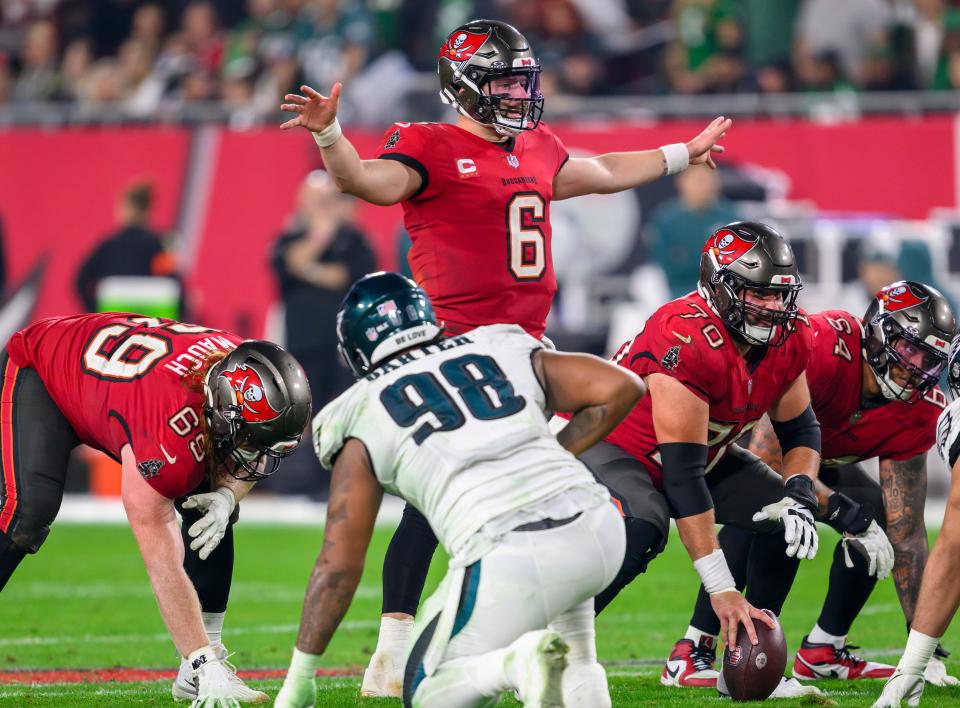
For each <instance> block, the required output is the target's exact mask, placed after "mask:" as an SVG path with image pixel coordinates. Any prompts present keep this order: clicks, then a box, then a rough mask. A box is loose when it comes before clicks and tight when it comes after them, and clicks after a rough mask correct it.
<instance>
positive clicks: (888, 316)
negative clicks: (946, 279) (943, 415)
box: [863, 281, 956, 403]
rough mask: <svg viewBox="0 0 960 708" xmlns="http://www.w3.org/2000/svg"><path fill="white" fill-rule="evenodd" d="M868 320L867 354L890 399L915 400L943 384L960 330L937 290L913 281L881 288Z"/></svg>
mask: <svg viewBox="0 0 960 708" xmlns="http://www.w3.org/2000/svg"><path fill="white" fill-rule="evenodd" d="M863 324H864V358H865V359H866V361H867V363H868V364H869V365H870V368H871V370H872V371H873V374H874V376H875V377H876V379H877V383H878V384H879V385H880V392H881V393H882V394H883V396H884V398H887V399H888V400H893V401H905V402H907V403H914V402H916V401H917V400H919V399H920V398H922V397H923V396H924V395H926V393H927V392H928V391H929V390H930V389H931V388H933V387H934V386H935V385H936V384H937V381H939V379H940V376H941V374H943V371H944V369H945V368H946V366H947V362H948V353H949V343H950V341H951V340H952V339H953V335H954V333H955V329H956V328H955V323H954V319H953V313H952V312H951V310H950V305H949V303H948V302H947V300H946V298H944V296H943V295H941V294H940V293H939V292H938V291H937V290H935V289H934V288H931V287H930V286H929V285H924V284H923V283H916V282H912V281H898V282H896V283H892V284H891V285H888V286H887V287H885V288H881V290H880V291H879V292H878V293H877V294H876V296H875V297H874V299H873V302H871V303H870V306H869V307H868V308H867V312H866V314H865V315H864V318H863Z"/></svg>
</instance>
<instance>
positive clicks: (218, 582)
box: [182, 509, 233, 612]
mask: <svg viewBox="0 0 960 708" xmlns="http://www.w3.org/2000/svg"><path fill="white" fill-rule="evenodd" d="M187 511H190V510H189V509H188V510H187ZM198 518H199V517H198ZM193 522H194V520H190V521H189V523H188V521H187V516H186V515H185V516H184V518H183V527H182V533H183V543H184V546H185V548H184V554H183V569H184V570H185V571H187V576H188V577H189V578H190V581H191V582H192V583H193V587H194V588H196V590H197V597H199V598H200V609H201V610H203V611H204V612H226V611H227V600H228V599H229V598H230V583H231V581H232V579H233V524H230V525H229V526H227V532H226V533H225V534H224V535H223V539H222V540H221V541H220V545H218V546H217V547H216V548H214V549H213V552H212V553H210V555H209V556H207V559H206V560H200V556H199V555H198V552H197V551H194V550H191V548H190V541H192V540H193V539H192V538H190V536H189V535H188V534H187V529H189V528H190V524H192V523H193Z"/></svg>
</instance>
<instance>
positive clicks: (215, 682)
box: [190, 654, 240, 708]
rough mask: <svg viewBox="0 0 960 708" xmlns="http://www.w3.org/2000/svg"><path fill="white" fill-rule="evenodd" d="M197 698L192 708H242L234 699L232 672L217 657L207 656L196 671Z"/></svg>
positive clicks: (191, 705)
mask: <svg viewBox="0 0 960 708" xmlns="http://www.w3.org/2000/svg"><path fill="white" fill-rule="evenodd" d="M195 676H196V677H197V697H196V699H195V700H194V701H193V703H191V704H190V708H240V702H239V701H238V700H237V699H236V698H234V697H233V696H234V690H235V689H234V685H233V683H232V682H231V681H230V672H229V670H228V669H227V667H226V666H225V665H224V663H223V661H221V660H220V659H219V658H217V657H216V655H211V654H207V655H206V660H205V661H204V662H203V663H202V664H200V668H198V669H196V670H195Z"/></svg>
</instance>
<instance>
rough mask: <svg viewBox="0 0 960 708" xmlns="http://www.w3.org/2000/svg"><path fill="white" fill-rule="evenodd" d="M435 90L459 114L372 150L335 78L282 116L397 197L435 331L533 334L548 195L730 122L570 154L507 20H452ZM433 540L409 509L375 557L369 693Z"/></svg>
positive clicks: (547, 239) (394, 644)
mask: <svg viewBox="0 0 960 708" xmlns="http://www.w3.org/2000/svg"><path fill="white" fill-rule="evenodd" d="M437 69H438V73H439V77H440V89H441V90H440V96H441V99H442V100H443V101H444V102H445V103H447V104H450V105H452V106H454V107H455V108H456V110H457V112H458V115H457V119H456V123H455V124H453V125H448V124H442V123H396V124H394V125H393V126H391V127H390V128H388V129H387V131H386V133H385V135H384V139H383V140H384V141H383V143H382V147H381V149H380V151H379V154H378V155H377V159H374V160H361V159H360V157H359V156H358V154H357V151H356V150H355V149H354V147H353V145H352V144H351V143H350V141H349V140H347V139H346V138H344V137H343V136H342V132H341V129H340V125H339V123H338V122H337V118H336V116H337V105H338V101H339V99H340V91H341V86H340V84H335V85H334V86H333V88H332V90H331V92H330V96H329V98H328V97H325V96H322V95H320V94H319V93H317V92H316V91H314V90H313V89H312V88H310V87H308V86H303V87H302V91H303V93H304V95H295V94H288V95H287V96H286V101H288V103H286V104H284V105H282V106H281V108H282V109H283V110H284V111H288V112H292V113H296V114H297V116H296V117H295V118H293V119H291V120H289V121H287V122H286V123H284V124H283V126H281V127H282V128H294V127H297V126H300V127H304V128H307V129H308V130H311V131H313V134H314V138H315V140H316V141H317V144H318V145H319V146H320V149H321V152H322V154H323V162H324V165H325V166H326V169H327V171H328V172H329V173H330V175H331V177H333V179H334V182H335V183H336V184H337V187H338V188H339V189H340V190H341V191H343V192H346V193H349V194H352V195H354V196H357V197H360V198H361V199H364V200H366V201H368V202H371V203H373V204H380V205H389V204H397V203H402V204H403V212H404V223H405V225H406V228H407V231H408V232H409V233H410V237H411V239H412V242H413V243H412V247H411V250H410V254H409V261H410V266H411V269H412V272H413V276H414V280H416V281H417V283H418V284H419V285H421V286H422V287H423V289H424V290H426V292H427V294H428V295H429V297H430V300H431V301H432V302H433V306H434V309H435V310H436V313H437V318H438V319H440V320H443V322H444V325H445V327H446V331H447V332H448V333H450V334H460V333H462V332H464V331H466V330H469V329H472V328H474V327H478V326H481V325H489V324H497V323H507V324H519V325H520V326H522V327H523V328H524V329H525V330H526V331H527V332H529V333H530V334H531V335H533V336H535V337H542V336H543V333H544V328H545V326H546V318H547V313H548V312H549V310H550V304H551V302H552V300H553V296H554V294H555V292H556V290H557V284H556V278H555V277H554V272H553V262H552V261H553V259H552V256H551V227H550V203H551V202H552V201H554V200H559V199H569V198H571V197H576V196H579V195H583V194H594V193H612V192H619V191H623V190H627V189H632V188H634V187H637V186H639V185H641V184H644V183H647V182H651V181H653V180H655V179H658V178H659V177H661V176H663V175H667V174H674V173H676V172H679V171H681V170H683V169H684V168H686V167H687V165H688V164H706V165H708V166H710V167H715V166H716V165H715V164H714V162H713V157H712V154H713V153H719V152H722V151H723V148H722V147H721V146H719V145H716V142H717V141H718V140H720V139H721V138H722V137H723V135H724V134H725V131H726V130H727V129H728V128H729V127H730V125H731V121H730V120H727V119H724V118H723V117H719V118H717V119H716V120H714V121H713V122H712V123H710V125H709V126H707V128H706V129H705V130H704V131H703V132H702V133H701V134H700V135H698V136H697V137H695V138H694V139H693V140H691V141H690V142H688V143H686V144H683V143H676V144H673V145H666V146H663V147H662V148H659V149H656V150H645V151H638V152H622V153H610V154H606V155H600V156H597V157H591V158H576V157H574V158H571V157H569V155H568V153H567V150H566V148H565V147H564V146H563V143H562V142H561V141H560V140H559V139H558V138H557V137H556V136H555V135H554V134H553V133H552V132H551V131H550V130H549V128H547V126H546V125H545V124H544V123H542V122H541V120H540V118H541V115H542V113H543V103H544V99H543V96H542V95H541V93H540V88H539V85H540V80H539V75H540V63H539V61H538V60H537V59H536V57H535V56H534V54H533V51H532V49H531V48H530V45H529V43H528V42H527V40H526V39H525V38H524V37H523V35H521V34H520V33H519V32H518V31H517V30H516V29H515V28H514V27H511V26H510V25H508V24H505V23H503V22H497V21H493V20H476V21H473V22H469V23H467V24H465V25H462V26H461V27H458V28H457V29H455V30H454V31H453V32H452V33H451V34H450V36H449V37H448V39H447V40H446V41H445V42H444V44H443V46H442V47H441V49H440V54H439V58H438V67H437ZM436 545H437V542H436V538H435V536H434V535H433V532H432V530H431V529H430V526H429V524H427V522H426V520H425V519H424V518H423V517H422V515H420V514H419V513H418V512H416V510H414V509H413V508H412V507H410V506H407V507H406V508H405V509H404V513H403V518H402V520H401V522H400V525H399V526H398V528H397V531H396V533H395V535H394V538H393V540H392V541H391V543H390V547H389V548H388V550H387V556H386V558H385V559H384V570H383V595H384V598H383V608H382V609H383V617H384V620H383V624H382V626H381V632H380V640H379V642H378V645H377V651H376V652H375V653H374V656H373V657H372V658H371V662H370V668H369V669H368V670H367V672H366V673H365V675H364V681H363V686H362V688H361V692H362V693H363V695H367V696H399V695H400V680H401V677H402V669H403V657H404V648H405V644H406V640H407V639H408V637H409V635H410V631H411V628H412V626H413V614H414V613H415V612H416V609H417V605H418V603H419V599H420V593H421V591H422V589H423V583H424V581H425V578H426V573H427V570H428V568H429V565H430V558H431V555H432V553H433V549H435V548H436Z"/></svg>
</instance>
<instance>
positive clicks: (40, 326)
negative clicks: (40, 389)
mask: <svg viewBox="0 0 960 708" xmlns="http://www.w3.org/2000/svg"><path fill="white" fill-rule="evenodd" d="M241 341H242V340H241V339H240V338H239V337H237V336H235V335H233V334H229V333H227V332H221V331H218V330H213V329H207V328H206V327H198V326H196V325H189V324H183V323H180V322H174V321H172V320H166V319H157V318H149V317H143V316H140V315H132V314H127V313H108V314H98V315H78V316H75V317H51V318H49V319H45V320H41V321H39V322H37V323H35V324H33V325H30V326H29V327H27V328H26V329H23V330H20V331H19V332H17V333H16V334H15V335H13V337H11V338H10V342H9V343H8V344H7V353H8V354H9V355H10V359H11V361H12V362H13V363H14V364H16V365H17V366H20V367H29V368H31V369H33V370H34V371H36V372H37V374H38V375H39V376H40V379H41V380H42V381H43V383H44V386H46V389H47V392H48V393H49V394H50V397H51V398H52V399H53V402H54V403H55V404H56V406H57V408H59V409H60V412H61V413H63V415H64V417H65V418H66V419H67V421H68V422H69V423H70V425H71V426H72V427H73V429H74V431H76V433H77V436H78V437H79V438H80V440H81V441H82V442H84V443H85V444H87V445H89V446H90V447H94V448H96V449H98V450H101V451H103V452H105V453H107V454H108V455H110V456H111V457H113V458H114V459H115V460H119V459H120V448H122V447H123V446H124V445H127V444H129V445H130V447H131V449H132V450H133V454H134V456H135V457H136V460H137V469H138V470H139V471H140V474H142V475H143V477H144V478H145V479H146V480H147V482H148V483H149V484H150V486H151V487H153V488H154V489H156V490H157V491H158V492H159V493H160V494H162V495H164V496H165V497H168V498H170V499H176V498H178V497H182V496H183V495H185V494H189V493H190V492H191V491H193V490H194V489H195V488H196V487H197V485H198V484H200V482H202V481H203V479H204V475H205V465H206V462H205V459H204V458H205V456H206V445H205V441H204V436H203V432H202V428H201V425H200V420H201V416H202V415H203V412H202V406H203V396H202V394H201V393H199V392H197V391H191V390H189V389H188V388H187V387H186V386H185V385H184V381H183V377H184V375H185V374H188V373H190V372H191V371H195V370H197V369H199V368H201V367H202V366H203V364H204V363H205V361H206V359H207V358H208V357H209V356H210V355H211V354H214V353H217V352H227V351H231V350H232V349H234V348H235V347H236V346H237V344H239V343H240V342H241Z"/></svg>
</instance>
